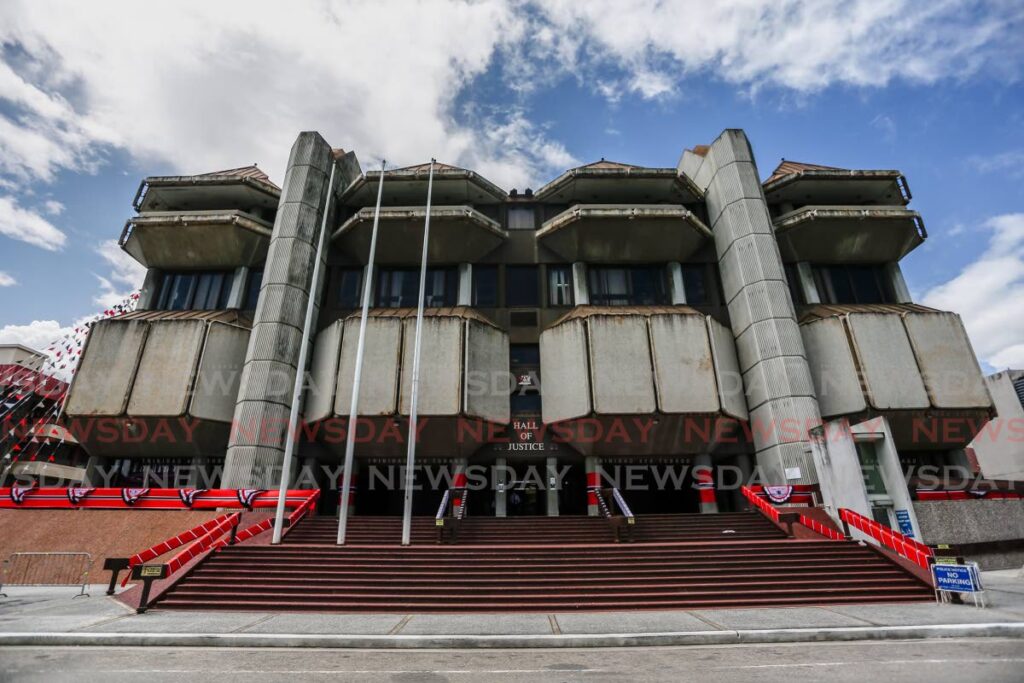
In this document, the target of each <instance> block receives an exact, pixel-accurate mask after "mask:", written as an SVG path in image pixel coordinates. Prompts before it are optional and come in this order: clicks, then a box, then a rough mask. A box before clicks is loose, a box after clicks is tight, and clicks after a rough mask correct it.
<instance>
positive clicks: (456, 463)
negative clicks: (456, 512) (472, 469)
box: [452, 458, 469, 509]
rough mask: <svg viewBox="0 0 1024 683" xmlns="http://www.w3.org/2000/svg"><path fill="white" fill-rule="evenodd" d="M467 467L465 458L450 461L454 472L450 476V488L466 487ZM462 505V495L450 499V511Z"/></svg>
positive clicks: (467, 462)
mask: <svg viewBox="0 0 1024 683" xmlns="http://www.w3.org/2000/svg"><path fill="white" fill-rule="evenodd" d="M468 466H469V461H468V460H467V459H466V458H457V459H456V460H453V461H452V467H453V468H454V469H455V472H454V473H453V475H452V487H453V488H460V487H464V486H465V485H466V467H468ZM461 504H462V493H461V492H459V493H458V494H455V497H454V498H452V509H454V508H457V507H459V505H461Z"/></svg>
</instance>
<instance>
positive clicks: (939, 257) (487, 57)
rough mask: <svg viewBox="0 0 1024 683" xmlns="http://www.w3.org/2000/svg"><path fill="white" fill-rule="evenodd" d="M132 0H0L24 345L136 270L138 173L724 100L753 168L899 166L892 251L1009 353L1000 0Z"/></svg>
mask: <svg viewBox="0 0 1024 683" xmlns="http://www.w3.org/2000/svg"><path fill="white" fill-rule="evenodd" d="M147 7H148V6H147V5H146V4H145V3H143V4H140V3H138V2H115V1H110V0H108V1H106V2H102V3H83V2H75V1H70V0H69V1H67V2H51V1H47V0H25V1H23V2H22V1H19V0H5V2H3V3H2V4H0V47H2V53H0V255H2V256H0V341H21V342H23V343H29V344H33V345H36V346H45V345H46V344H47V343H48V342H49V341H51V340H52V339H53V338H54V337H56V336H59V334H60V333H61V330H62V329H65V328H66V327H67V326H68V325H69V324H72V323H73V322H74V321H75V320H77V319H80V318H81V317H83V316H85V315H88V314H91V313H94V312H96V311H97V310H102V308H103V307H105V306H106V305H109V304H110V303H111V302H116V301H118V300H120V299H121V298H122V297H123V296H124V295H125V293H127V292H129V291H131V290H132V289H133V288H134V287H135V286H137V285H138V283H139V282H140V275H141V269H140V268H139V267H138V266H136V265H135V264H134V262H133V261H131V259H128V258H127V257H125V256H124V255H123V254H122V253H121V252H120V251H119V250H118V249H117V246H116V242H115V239H116V238H117V236H118V235H119V234H120V230H121V227H122V225H123V223H124V220H125V218H127V217H128V216H129V214H130V212H131V200H132V197H133V196H134V192H135V189H136V187H137V186H138V183H139V180H140V179H141V178H142V177H144V176H147V175H153V174H166V173H179V172H180V173H198V172H206V171H212V170H217V169H221V168H230V167H235V166H242V165H246V164H250V163H253V162H256V163H258V164H259V165H260V167H262V168H263V169H265V170H266V171H267V172H268V173H269V174H270V175H271V177H272V178H273V179H275V180H276V181H278V182H280V180H281V176H282V171H283V166H284V163H285V161H286V158H287V155H288V149H289V147H290V145H291V142H292V141H293V139H294V137H295V135H296V133H297V132H298V131H300V130H310V129H315V130H319V131H320V132H321V133H322V134H323V135H324V136H325V137H326V138H327V140H328V141H330V142H331V143H332V145H334V146H336V147H343V148H345V149H348V150H354V151H355V152H356V153H357V155H358V156H359V158H360V160H361V161H362V163H363V165H364V167H366V166H369V165H373V164H376V163H379V159H380V158H382V157H384V158H387V159H388V161H389V163H393V164H398V165H405V164H412V163H418V162H421V161H425V160H427V159H429V158H430V157H431V156H434V157H437V158H438V159H439V160H441V161H445V162H448V163H452V164H456V165H461V166H468V167H471V168H474V169H476V170H478V171H480V172H481V173H483V174H484V175H486V176H487V177H489V178H490V179H491V180H493V181H494V182H496V183H498V184H499V185H501V186H503V187H505V188H506V189H511V188H513V187H515V188H520V189H522V188H525V187H527V186H532V187H537V186H539V185H540V184H542V183H543V182H545V181H546V180H549V179H551V178H553V177H554V176H555V175H557V174H558V173H560V172H562V171H563V170H565V169H566V168H569V167H572V166H574V165H576V164H578V163H585V162H589V161H593V160H596V159H598V158H600V157H606V158H609V159H614V160H618V161H625V162H632V163H638V164H647V165H654V166H674V165H675V164H676V162H677V160H678V157H679V154H680V152H681V151H682V149H684V148H685V147H691V146H693V145H696V144H702V143H708V142H710V141H711V140H713V139H714V138H715V137H716V136H717V135H718V133H719V132H720V131H721V130H722V129H723V128H726V127H740V128H744V129H746V131H747V133H748V135H749V136H750V138H751V141H752V143H753V145H754V150H755V153H756V154H757V156H758V159H759V162H760V172H761V174H762V176H767V175H768V174H769V173H770V172H771V170H772V168H773V167H774V166H775V164H776V163H777V162H778V161H779V159H780V158H781V157H786V158H788V159H795V160H799V161H809V162H816V163H822V164H827V165H834V166H840V167H852V168H898V169H900V170H902V171H903V172H904V173H905V174H906V175H907V176H908V178H909V181H910V186H911V189H912V190H913V194H914V201H913V205H912V206H913V207H914V208H916V209H917V210H919V211H921V212H922V214H923V215H924V218H925V223H926V225H927V227H928V231H929V234H930V236H931V238H930V239H929V241H928V242H927V243H926V244H925V246H923V247H921V248H920V249H918V250H917V251H916V252H915V253H913V254H912V255H911V256H910V257H908V258H907V259H906V260H905V261H904V262H903V263H904V272H905V274H906V276H907V280H908V282H909V285H910V288H911V290H912V292H913V294H914V296H915V299H916V300H917V301H919V302H921V303H924V304H927V305H931V306H935V307H938V308H943V309H952V310H955V311H958V312H960V313H961V314H962V315H963V316H964V319H965V321H966V323H967V326H968V330H969V332H970V333H971V337H972V340H973V342H974V345H975V350H976V351H977V352H978V355H979V356H980V358H981V359H982V361H983V362H984V363H985V364H986V366H987V368H989V369H992V368H1003V367H1007V366H1015V367H1022V366H1024V192H1022V190H1021V186H1022V184H1024V90H1022V78H1024V48H1022V44H1024V41H1021V40H1020V36H1021V35H1024V6H1022V4H1021V3H1020V2H1019V0H990V1H988V2H983V1H979V2H975V1H970V0H930V1H929V2H917V1H911V0H904V1H901V0H836V1H830V0H814V1H808V2H799V1H796V0H765V1H761V0H720V1H716V2H714V3H711V2H707V1H706V0H693V1H690V0H678V1H673V0H662V1H660V2H641V1H640V0H588V1H587V2H577V1H574V0H544V1H543V2H527V1H525V0H522V1H520V0H480V1H478V2H444V1H441V0H436V1H429V0H425V1H422V2H417V1H415V0H393V1H382V0H372V1H366V2H347V1H342V0H338V1H335V2H328V1H326V0H322V1H320V2H304V3H285V2H280V1H276V2H262V1H259V0H245V1H244V2H234V1H224V0H220V1H218V2H210V1H209V0H203V1H197V2H189V1H181V0H179V1H178V2H175V3H163V4H160V5H159V7H158V9H147ZM153 7H156V6H153ZM172 8H173V9H172Z"/></svg>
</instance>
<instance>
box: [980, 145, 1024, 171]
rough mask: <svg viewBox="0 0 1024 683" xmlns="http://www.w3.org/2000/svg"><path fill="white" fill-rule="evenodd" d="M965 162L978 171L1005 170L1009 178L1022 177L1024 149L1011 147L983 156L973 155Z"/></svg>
mask: <svg viewBox="0 0 1024 683" xmlns="http://www.w3.org/2000/svg"><path fill="white" fill-rule="evenodd" d="M967 162H968V163H969V164H970V165H971V166H973V167H974V168H975V169H977V170H978V172H980V173H997V172H1002V171H1006V172H1008V173H1009V175H1010V177H1011V178H1021V177H1024V149H1011V150H1008V151H1006V152H999V153H997V154H987V155H985V156H981V155H974V156H971V157H969V158H968V159H967Z"/></svg>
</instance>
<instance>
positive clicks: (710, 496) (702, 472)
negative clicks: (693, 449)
mask: <svg viewBox="0 0 1024 683" xmlns="http://www.w3.org/2000/svg"><path fill="white" fill-rule="evenodd" d="M693 480H694V484H696V486H697V494H698V495H699V496H700V511H701V512H702V513H715V512H718V501H717V500H715V474H714V470H713V469H712V465H711V456H710V455H709V454H707V453H701V454H700V455H698V456H697V457H695V458H694V459H693Z"/></svg>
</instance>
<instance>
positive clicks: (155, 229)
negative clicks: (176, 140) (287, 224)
mask: <svg viewBox="0 0 1024 683" xmlns="http://www.w3.org/2000/svg"><path fill="white" fill-rule="evenodd" d="M273 230H274V225H273V223H270V222H268V221H266V220H264V219H262V218H258V217H257V216H254V215H252V214H249V213H246V212H245V211H241V210H237V209H227V210H223V209H211V210H203V211H147V212H145V213H142V214H139V215H138V216H135V217H134V218H129V219H128V222H127V223H125V226H124V231H123V232H122V233H121V239H120V244H121V247H122V248H123V249H124V250H125V251H127V252H128V253H129V254H131V255H132V257H133V258H134V259H135V260H136V261H138V262H139V263H141V264H142V265H144V266H146V267H147V268H160V269H175V268H188V269H225V268H235V267H238V266H257V265H260V264H261V263H263V262H264V261H265V260H266V258H267V249H268V248H269V246H270V234H271V233H272V232H273Z"/></svg>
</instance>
